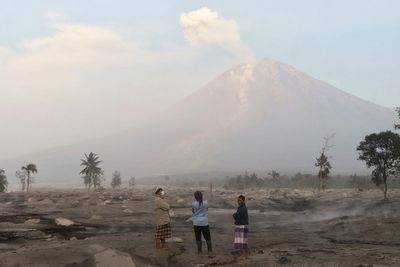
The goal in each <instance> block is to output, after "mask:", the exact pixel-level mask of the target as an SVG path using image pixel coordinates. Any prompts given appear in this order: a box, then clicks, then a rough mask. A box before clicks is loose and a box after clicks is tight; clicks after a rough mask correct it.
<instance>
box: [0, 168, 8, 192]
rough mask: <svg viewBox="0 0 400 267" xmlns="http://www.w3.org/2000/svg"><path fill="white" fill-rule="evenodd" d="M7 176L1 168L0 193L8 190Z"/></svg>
mask: <svg viewBox="0 0 400 267" xmlns="http://www.w3.org/2000/svg"><path fill="white" fill-rule="evenodd" d="M7 185H8V182H7V176H6V173H5V171H4V170H2V169H0V193H2V192H6V191H7Z"/></svg>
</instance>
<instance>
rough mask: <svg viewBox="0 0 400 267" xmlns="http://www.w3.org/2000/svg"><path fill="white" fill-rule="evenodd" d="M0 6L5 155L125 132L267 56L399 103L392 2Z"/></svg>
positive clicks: (95, 1) (399, 61)
mask: <svg viewBox="0 0 400 267" xmlns="http://www.w3.org/2000/svg"><path fill="white" fill-rule="evenodd" d="M0 4H1V9H0V125H1V131H0V147H1V152H2V153H0V159H8V158H12V157H16V156H18V155H22V154H28V153H31V152H34V151H40V150H43V149H47V148H51V147H55V146H62V145H66V144H71V143H74V142H77V141H80V140H85V139H90V138H94V137H96V136H105V135H109V134H112V133H115V132H119V131H121V130H124V129H128V128H131V127H132V126H133V125H137V124H139V123H140V122H142V121H144V120H146V119H148V118H151V117H153V116H157V114H159V113H160V112H163V111H164V110H166V109H168V107H170V106H172V105H173V104H174V103H176V102H178V101H179V100H180V99H182V98H184V97H185V96H187V95H189V94H191V93H193V92H195V91H196V90H197V89H199V88H201V87H202V86H203V85H205V84H206V83H208V82H209V81H211V80H212V79H213V78H215V77H217V76H218V75H219V74H221V73H222V72H224V71H226V70H227V69H229V68H230V67H232V66H234V65H236V64H240V63H245V62H250V61H254V60H257V59H262V58H270V59H274V60H278V61H282V62H285V63H288V64H290V65H293V66H295V67H296V68H299V69H301V70H303V71H304V72H306V73H307V74H309V75H311V76H313V77H315V78H317V79H320V80H323V81H325V82H328V83H330V84H332V85H334V86H335V87H338V88H340V89H342V90H344V91H346V92H348V93H351V94H353V95H356V96H358V97H361V98H363V99H365V100H368V101H371V102H374V103H377V104H380V105H382V106H386V107H389V108H393V107H395V106H400V50H399V49H398V47H400V16H399V15H398V11H399V10H400V2H399V1H396V0H394V1H389V0H380V1H378V0H376V1H368V0H363V1H361V0H352V1H342V0H338V1H329V2H328V1H319V0H314V1H311V0H308V1H307V0H304V1H296V0H292V1H288V0H286V1H285V0H283V1H269V0H260V1H251V0H249V1H234V0H213V1H194V0H193V1H183V0H181V1H177V0H176V1H175V0H169V1H161V0H159V1H154V0H149V1H133V0H113V1H111V0H86V1H78V0H68V1H67V0H58V1H53V0H48V1H41V0H38V1H29V0H25V1H22V0H14V1H11V0H10V1H8V0H0Z"/></svg>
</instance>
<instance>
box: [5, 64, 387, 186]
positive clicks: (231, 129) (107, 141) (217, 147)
mask: <svg viewBox="0 0 400 267" xmlns="http://www.w3.org/2000/svg"><path fill="white" fill-rule="evenodd" d="M393 121H394V112H393V111H392V110H390V109H387V108H384V107H381V106H378V105H375V104H373V103H370V102H367V101H364V100H361V99H359V98H357V97H355V96H352V95H350V94H347V93H345V92H343V91H341V90H339V89H337V88H334V87H333V86H331V85H329V84H326V83H324V82H322V81H319V80H316V79H314V78H312V77H310V76H308V75H306V74H305V73H303V72H301V71H299V70H297V69H295V68H293V67H292V66H289V65H287V64H284V63H280V62H276V61H272V60H261V61H258V62H255V63H251V64H244V65H240V66H236V67H234V68H232V69H230V70H228V71H226V72H225V73H223V74H222V75H221V76H219V77H217V78H216V79H215V80H213V81H211V82H210V83H209V84H207V85H205V86H204V87H203V88H201V89H200V90H198V91H197V92H195V93H194V94H192V95H190V96H189V97H187V98H185V99H183V100H182V101H181V102H179V103H178V104H176V105H175V106H173V107H172V108H171V109H169V110H167V111H166V112H164V113H162V114H160V115H159V116H158V117H156V118H154V119H152V120H150V121H148V122H146V123H145V124H142V125H140V126H138V127H135V128H133V129H131V130H129V131H126V132H123V133H120V134H118V135H113V136H109V137H107V138H101V139H97V140H92V141H88V142H84V143H81V144H76V145H72V146H67V147H63V148H57V149H53V150H52V151H46V152H44V153H40V154H36V155H31V157H30V159H29V160H31V161H33V162H35V163H37V164H38V167H39V169H41V170H42V171H41V174H40V177H41V178H43V179H45V180H47V179H49V180H63V179H65V178H72V177H77V176H78V173H79V159H80V158H81V157H82V155H83V153H84V152H89V151H93V152H95V153H98V154H99V155H100V156H101V158H102V159H103V160H104V168H105V169H106V170H107V171H108V173H111V172H112V171H113V170H114V169H118V170H121V171H122V173H123V174H125V175H126V176H127V175H134V176H137V175H151V174H155V173H183V172H201V171H210V170H223V171H243V170H270V169H277V170H279V171H281V172H295V171H303V172H304V171H307V172H310V171H313V170H314V169H315V168H314V167H313V166H314V161H315V158H316V156H317V155H318V152H319V150H320V148H321V145H322V143H323V139H322V138H323V137H324V136H327V135H329V134H332V133H336V135H335V138H334V139H333V144H334V145H335V146H334V147H333V148H332V149H331V150H330V151H329V152H330V153H329V154H330V155H332V156H333V158H332V164H333V166H334V169H335V170H336V171H337V172H342V173H353V172H360V171H363V170H365V169H364V167H363V165H362V164H361V163H360V162H357V160H356V159H357V153H356V151H355V148H356V146H357V144H358V143H359V141H360V140H361V139H362V138H363V137H364V136H365V135H366V134H368V133H371V132H375V131H380V130H386V129H390V128H391V127H392V125H393ZM14 162H15V161H14ZM21 162H23V161H22V159H21ZM9 164H10V163H9ZM21 165H22V164H21ZM74 179H75V178H74Z"/></svg>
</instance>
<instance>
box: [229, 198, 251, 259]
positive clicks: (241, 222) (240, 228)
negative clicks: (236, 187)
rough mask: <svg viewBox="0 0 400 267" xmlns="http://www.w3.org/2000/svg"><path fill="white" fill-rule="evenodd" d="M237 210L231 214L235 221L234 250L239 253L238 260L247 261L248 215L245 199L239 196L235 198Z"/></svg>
mask: <svg viewBox="0 0 400 267" xmlns="http://www.w3.org/2000/svg"><path fill="white" fill-rule="evenodd" d="M237 203H238V206H239V207H238V209H237V211H236V212H235V213H234V214H233V218H234V219H235V226H236V227H235V238H234V242H233V243H234V249H235V250H238V251H240V256H239V259H248V258H249V252H248V244H247V238H248V234H249V215H248V212H247V207H246V198H245V197H244V196H243V195H240V196H239V197H238V198H237Z"/></svg>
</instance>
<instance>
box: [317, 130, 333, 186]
mask: <svg viewBox="0 0 400 267" xmlns="http://www.w3.org/2000/svg"><path fill="white" fill-rule="evenodd" d="M333 137H335V134H331V135H328V136H326V137H324V145H323V146H322V149H321V152H320V155H319V157H318V158H317V162H316V163H315V167H318V168H319V170H318V181H319V182H318V190H319V191H321V189H322V190H325V187H326V185H325V181H326V179H328V177H329V173H330V169H332V166H331V164H330V162H329V160H328V156H327V155H326V153H327V152H328V150H329V149H330V148H332V147H333V145H331V144H329V142H330V141H331V140H332V139H333Z"/></svg>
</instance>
